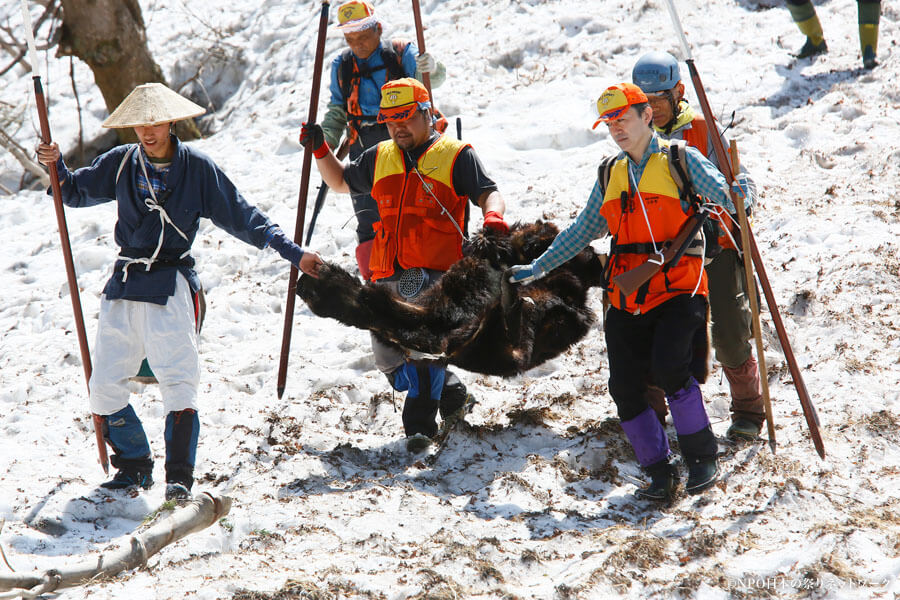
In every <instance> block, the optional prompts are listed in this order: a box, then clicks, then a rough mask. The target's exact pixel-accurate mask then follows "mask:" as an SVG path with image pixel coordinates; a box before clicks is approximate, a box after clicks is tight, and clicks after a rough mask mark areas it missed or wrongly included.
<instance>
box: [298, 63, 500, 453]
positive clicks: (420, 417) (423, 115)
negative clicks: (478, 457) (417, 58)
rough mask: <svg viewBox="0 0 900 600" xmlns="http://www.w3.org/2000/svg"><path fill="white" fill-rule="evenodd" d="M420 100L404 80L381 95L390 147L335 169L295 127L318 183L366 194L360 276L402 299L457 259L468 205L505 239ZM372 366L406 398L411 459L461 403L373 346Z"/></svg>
mask: <svg viewBox="0 0 900 600" xmlns="http://www.w3.org/2000/svg"><path fill="white" fill-rule="evenodd" d="M433 121H434V116H433V113H432V109H431V101H430V99H429V97H428V91H427V90H426V89H425V86H424V85H422V84H421V83H420V82H419V81H418V80H416V79H412V78H404V79H398V80H396V81H390V82H388V83H386V84H385V85H384V86H382V88H381V103H380V108H379V112H378V122H379V123H385V124H386V125H387V130H388V133H390V136H391V139H390V140H389V141H385V142H381V143H379V144H378V145H377V146H375V147H372V148H369V149H367V150H366V151H364V152H363V153H362V154H361V155H360V156H359V157H358V158H357V159H356V160H353V161H351V162H350V163H349V164H346V165H344V164H341V163H340V162H339V161H338V160H337V158H336V157H335V156H334V154H333V153H332V152H331V149H330V148H329V146H328V143H327V142H326V141H325V136H324V134H323V132H322V128H321V127H320V126H319V125H316V124H307V123H304V124H303V129H302V131H301V134H300V141H301V143H302V144H304V145H307V146H309V147H310V148H312V150H313V153H314V155H315V157H316V165H317V166H318V168H319V172H320V173H321V174H322V179H323V180H324V181H325V183H327V184H328V186H329V187H330V188H332V189H333V190H335V191H337V192H343V193H355V194H364V193H370V194H371V195H372V197H373V198H374V199H375V200H376V202H377V203H378V214H379V217H380V220H379V221H377V222H376V223H375V226H374V230H375V239H374V243H373V245H372V255H371V259H370V261H369V268H370V270H371V271H372V280H373V281H376V282H378V283H380V284H383V285H388V286H390V287H391V289H393V290H394V291H395V292H397V293H399V294H400V295H402V296H404V297H405V298H407V299H413V298H415V297H416V296H417V295H418V294H419V293H421V291H422V290H424V289H426V288H427V287H428V286H430V285H431V284H433V283H434V282H435V281H436V280H437V279H438V278H439V277H440V276H441V274H442V273H443V272H444V271H446V270H447V269H448V268H450V265H452V264H453V263H455V262H456V261H457V260H459V259H460V258H462V256H463V254H462V244H463V240H464V239H465V237H466V234H465V231H466V229H467V227H466V224H467V222H468V216H469V203H470V202H471V203H473V204H476V205H477V206H478V207H479V208H481V211H482V213H483V215H484V225H483V226H484V227H488V228H491V229H493V230H495V231H498V232H500V233H508V232H509V227H508V226H507V224H506V222H505V221H504V220H503V213H504V211H505V208H506V207H505V203H504V201H503V197H502V196H501V195H500V193H499V192H498V191H497V185H496V184H495V183H494V182H493V180H491V179H490V178H489V177H488V176H487V174H486V173H485V171H484V167H483V166H482V164H481V161H480V160H479V159H478V156H477V155H476V154H475V151H474V150H473V149H472V147H471V146H470V145H469V144H466V143H463V142H461V141H459V140H456V139H454V138H452V137H450V136H445V135H441V134H439V133H438V132H436V131H435V130H434V127H433ZM372 347H373V350H374V352H375V363H376V365H377V367H378V368H379V370H381V371H382V372H383V373H385V375H387V377H388V380H389V381H390V382H391V385H392V386H393V387H394V389H396V390H398V391H407V392H408V393H407V396H406V402H405V404H404V407H403V428H404V430H405V432H406V436H407V438H408V439H407V447H408V448H409V449H410V450H411V451H420V450H422V449H424V448H425V447H427V446H428V444H429V443H430V439H431V438H432V437H434V435H435V434H436V433H437V430H438V429H437V425H436V423H435V417H436V415H437V413H438V410H440V413H441V417H442V418H443V419H444V420H445V421H446V420H447V419H448V417H450V416H452V415H458V414H459V411H460V410H461V409H463V407H464V405H465V403H466V400H467V397H468V394H467V393H466V389H465V386H463V384H462V383H461V382H460V381H459V379H458V378H457V377H456V376H455V375H454V374H453V373H451V372H450V371H447V370H446V369H444V368H443V367H438V366H435V365H434V364H428V363H425V362H420V361H417V360H415V357H411V356H409V353H408V352H406V351H401V349H399V348H398V347H396V346H388V345H386V344H384V343H382V342H381V341H380V340H378V339H377V338H375V337H374V336H373V338H372Z"/></svg>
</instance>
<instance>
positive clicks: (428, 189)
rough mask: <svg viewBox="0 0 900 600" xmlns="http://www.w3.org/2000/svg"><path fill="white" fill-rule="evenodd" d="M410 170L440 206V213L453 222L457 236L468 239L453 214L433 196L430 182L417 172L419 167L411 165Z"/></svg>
mask: <svg viewBox="0 0 900 600" xmlns="http://www.w3.org/2000/svg"><path fill="white" fill-rule="evenodd" d="M412 172H413V173H415V174H416V177H418V178H419V181H421V182H422V189H423V190H425V192H426V193H427V194H428V195H429V196H431V197H432V198H434V201H435V202H437V203H438V206H440V207H441V213H442V214H444V215H446V216H447V218H448V219H450V222H451V223H453V226H454V227H455V228H456V231H457V232H458V233H459V236H460V237H461V238H462V239H464V240H467V239H469V238H467V237H466V235H465V234H464V233H463V231H462V229H461V228H460V226H459V223H457V222H456V219H454V218H453V215H451V214H450V211H449V210H447V208H446V207H445V206H444V205H443V204H441V201H440V200H438V197H437V196H435V195H434V192H432V191H431V187H432V186H431V184H430V183H425V180H424V179H423V178H422V174H421V173H419V168H418V167H413V170H412Z"/></svg>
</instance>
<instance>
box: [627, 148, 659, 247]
mask: <svg viewBox="0 0 900 600" xmlns="http://www.w3.org/2000/svg"><path fill="white" fill-rule="evenodd" d="M626 167H627V168H628V180H629V182H630V185H631V186H632V187H633V188H634V193H635V194H636V195H637V198H638V202H640V204H641V212H642V213H643V214H644V223H646V224H647V231H649V232H650V243H651V244H652V245H653V254H654V255H655V256H656V258H648V259H647V260H648V261H649V262H651V263H653V264H655V265H662V264H663V262H664V261H665V259H664V258H663V253H662V250H660V249H659V247H658V246H657V245H656V238H655V236H654V235H653V228H651V227H650V218H649V217H648V216H647V207H646V206H644V197H643V196H641V190H640V188H638V185H637V182H635V180H634V173H632V171H631V163H630V162H626Z"/></svg>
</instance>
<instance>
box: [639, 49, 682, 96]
mask: <svg viewBox="0 0 900 600" xmlns="http://www.w3.org/2000/svg"><path fill="white" fill-rule="evenodd" d="M631 81H632V82H633V83H634V84H635V85H636V86H638V87H639V88H641V90H643V91H644V93H645V94H646V93H653V92H664V91H666V90H671V89H672V88H674V87H675V85H676V84H678V82H679V81H681V72H680V71H679V69H678V61H677V60H676V59H675V57H674V56H672V55H671V54H669V53H668V52H649V53H647V54H645V55H643V56H642V57H640V58H639V59H638V61H637V62H636V63H634V68H633V69H632V70H631Z"/></svg>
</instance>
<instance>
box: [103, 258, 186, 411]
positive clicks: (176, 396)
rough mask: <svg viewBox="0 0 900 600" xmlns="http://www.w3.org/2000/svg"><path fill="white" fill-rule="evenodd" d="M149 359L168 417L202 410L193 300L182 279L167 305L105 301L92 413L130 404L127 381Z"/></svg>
mask: <svg viewBox="0 0 900 600" xmlns="http://www.w3.org/2000/svg"><path fill="white" fill-rule="evenodd" d="M144 357H146V358H147V362H148V363H150V368H151V369H153V374H154V375H155V376H156V379H157V380H158V381H159V391H160V394H161V395H162V400H163V407H164V409H165V414H168V413H170V412H172V411H180V410H184V409H186V408H191V409H193V410H197V408H198V407H197V387H198V386H199V384H200V357H199V354H198V351H197V326H196V323H195V322H194V301H193V295H192V294H191V289H190V286H189V285H188V283H187V280H186V279H185V278H184V276H183V275H181V274H178V276H177V279H176V283H175V295H174V296H172V297H171V298H169V301H168V302H167V303H166V304H164V305H160V304H153V303H152V302H136V301H134V300H107V298H106V296H103V298H101V300H100V324H99V326H98V328H97V340H96V341H95V342H94V357H93V368H94V370H93V373H92V374H91V383H90V389H91V393H90V403H91V411H92V412H94V413H96V414H98V415H110V414H112V413H114V412H117V411H119V410H121V409H123V408H125V407H126V406H127V405H128V396H129V393H130V392H129V389H128V379H129V378H130V377H132V376H134V375H135V374H136V373H137V372H138V369H139V368H140V366H141V361H142V360H143V359H144Z"/></svg>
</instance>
